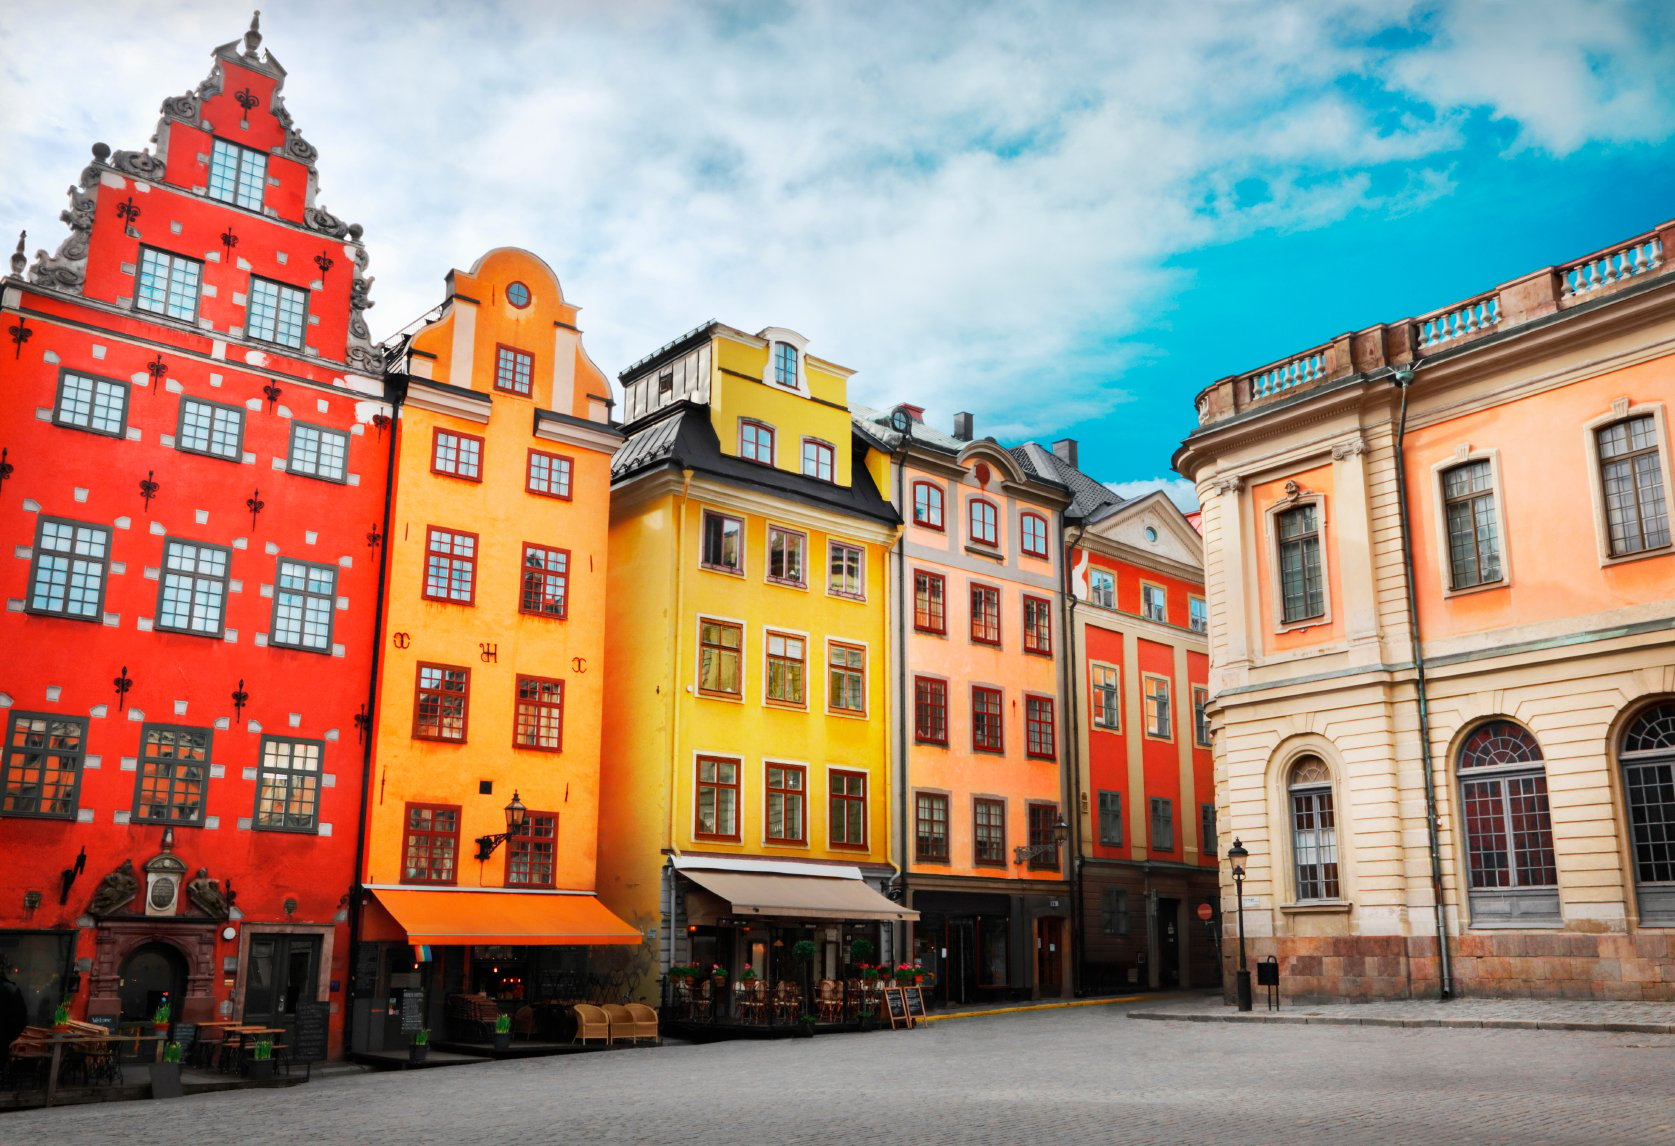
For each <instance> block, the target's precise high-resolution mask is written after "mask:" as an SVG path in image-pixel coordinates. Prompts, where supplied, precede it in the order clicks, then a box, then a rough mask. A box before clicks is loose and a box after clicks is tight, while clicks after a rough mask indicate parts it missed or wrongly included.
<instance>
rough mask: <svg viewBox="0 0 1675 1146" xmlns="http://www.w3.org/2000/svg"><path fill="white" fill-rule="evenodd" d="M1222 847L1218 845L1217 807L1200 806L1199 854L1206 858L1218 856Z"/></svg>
mask: <svg viewBox="0 0 1675 1146" xmlns="http://www.w3.org/2000/svg"><path fill="white" fill-rule="evenodd" d="M1219 847H1220V845H1219V844H1217V843H1216V806H1215V805H1214V804H1199V805H1198V854H1199V855H1206V856H1214V855H1217V854H1218V853H1217V849H1218V848H1219Z"/></svg>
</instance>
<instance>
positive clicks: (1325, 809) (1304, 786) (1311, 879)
mask: <svg viewBox="0 0 1675 1146" xmlns="http://www.w3.org/2000/svg"><path fill="white" fill-rule="evenodd" d="M1286 788H1287V794H1288V795H1289V796H1290V798H1291V866H1292V870H1293V872H1294V873H1295V875H1296V879H1297V883H1296V886H1297V898H1298V899H1299V900H1307V899H1341V898H1343V886H1342V884H1341V883H1340V882H1339V881H1338V816H1337V809H1336V808H1334V807H1333V804H1332V774H1331V773H1330V772H1329V771H1327V769H1326V762H1325V761H1324V760H1322V759H1321V758H1320V757H1318V756H1304V757H1303V758H1302V759H1300V760H1298V761H1297V763H1295V764H1293V765H1292V766H1291V775H1290V777H1289V778H1288V780H1287V783H1286Z"/></svg>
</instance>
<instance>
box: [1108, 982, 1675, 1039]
mask: <svg viewBox="0 0 1675 1146" xmlns="http://www.w3.org/2000/svg"><path fill="white" fill-rule="evenodd" d="M1255 1001H1256V1009H1255V1010H1253V1011H1250V1012H1248V1013H1245V1014H1240V1013H1239V1012H1238V1011H1236V1010H1234V1009H1233V1008H1232V1007H1231V1006H1229V1005H1228V1004H1226V1003H1225V1002H1223V1001H1222V999H1221V997H1220V996H1219V995H1218V996H1213V997H1211V996H1198V997H1196V998H1190V999H1172V1000H1162V999H1160V1000H1157V1001H1155V1002H1150V1003H1142V1004H1141V1005H1139V1006H1135V1007H1131V1008H1128V1012H1129V1014H1130V1015H1132V1016H1133V1017H1135V1018H1147V1019H1154V1018H1155V1019H1184V1020H1187V1021H1193V1022H1205V1021H1209V1022H1214V1021H1226V1022H1258V1023H1261V1022H1282V1023H1301V1022H1311V1021H1316V1022H1320V1023H1322V1024H1332V1025H1351V1026H1353V1025H1365V1026H1403V1025H1405V1026H1421V1025H1426V1024H1428V1025H1432V1026H1444V1027H1511V1028H1520V1027H1521V1028H1525V1029H1530V1030H1534V1029H1542V1030H1602V1031H1610V1032H1618V1033H1621V1032H1638V1033H1641V1034H1675V1003H1616V1002H1609V1001H1604V1000H1597V1001H1596V1000H1572V999H1450V1000H1449V1001H1448V1002H1446V1003H1443V1002H1438V1001H1437V1000H1436V999H1392V1000H1388V1001H1384V1000H1380V1001H1378V1002H1370V1003H1293V1002H1289V1001H1287V1002H1283V1003H1282V1004H1281V1006H1280V1009H1279V1010H1277V1011H1270V1010H1268V1009H1267V1004H1266V1003H1265V1002H1264V999H1263V992H1262V989H1261V988H1257V991H1256V1000H1255Z"/></svg>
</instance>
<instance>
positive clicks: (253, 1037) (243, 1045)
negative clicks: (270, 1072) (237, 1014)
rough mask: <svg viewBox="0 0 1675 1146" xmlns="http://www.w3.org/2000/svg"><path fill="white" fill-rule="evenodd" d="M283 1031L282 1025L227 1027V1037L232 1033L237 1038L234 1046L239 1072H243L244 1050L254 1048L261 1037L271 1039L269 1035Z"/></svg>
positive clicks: (280, 1033) (282, 1032) (279, 1033)
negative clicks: (237, 1040) (236, 1043)
mask: <svg viewBox="0 0 1675 1146" xmlns="http://www.w3.org/2000/svg"><path fill="white" fill-rule="evenodd" d="M284 1033H285V1028H284V1027H242V1026H240V1027H228V1028H227V1037H228V1038H231V1037H232V1036H233V1035H237V1036H238V1038H239V1042H238V1046H237V1047H236V1048H235V1053H236V1054H237V1056H238V1065H239V1073H240V1074H242V1073H244V1052H245V1051H247V1050H251V1049H254V1047H255V1045H256V1043H259V1042H261V1041H262V1040H263V1039H269V1041H271V1036H273V1035H282V1034H284Z"/></svg>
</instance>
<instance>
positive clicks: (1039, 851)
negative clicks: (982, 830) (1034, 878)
mask: <svg viewBox="0 0 1675 1146" xmlns="http://www.w3.org/2000/svg"><path fill="white" fill-rule="evenodd" d="M1069 838H1070V824H1069V823H1068V822H1067V821H1066V820H1065V818H1064V813H1062V812H1061V813H1059V817H1058V819H1057V821H1055V822H1054V824H1053V838H1052V839H1051V840H1049V841H1047V842H1046V843H1044V844H1030V845H1028V846H1027V847H1026V846H1025V845H1023V844H1019V845H1018V846H1017V847H1015V848H1013V849H1012V862H1013V863H1023V862H1024V861H1026V860H1036V859H1040V858H1041V857H1043V856H1049V855H1050V856H1054V857H1057V855H1058V850H1059V849H1060V848H1061V847H1063V846H1064V843H1065V841H1066V840H1068V839H1069Z"/></svg>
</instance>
